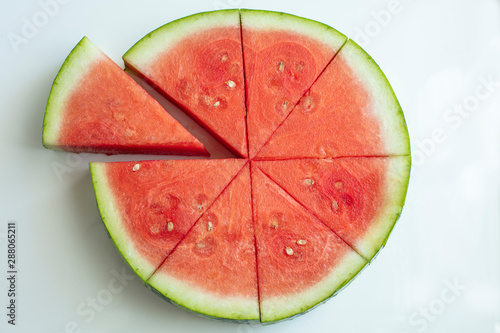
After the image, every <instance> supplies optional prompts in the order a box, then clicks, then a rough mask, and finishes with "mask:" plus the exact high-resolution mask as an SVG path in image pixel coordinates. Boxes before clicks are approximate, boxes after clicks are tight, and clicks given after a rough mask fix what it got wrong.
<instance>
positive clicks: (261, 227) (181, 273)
mask: <svg viewBox="0 0 500 333" xmlns="http://www.w3.org/2000/svg"><path fill="white" fill-rule="evenodd" d="M88 43H90V42H88V40H86V39H84V40H83V41H82V42H81V44H88ZM75 50H76V51H73V52H72V54H71V55H70V56H69V57H68V59H69V60H67V62H66V63H68V64H66V63H65V65H63V68H62V69H61V72H60V77H59V76H58V78H57V79H56V84H54V87H53V91H54V92H52V93H51V97H50V98H49V103H48V104H49V105H50V106H51V108H52V105H57V106H58V108H57V110H65V111H64V113H63V112H62V111H57V112H56V111H51V112H47V115H46V122H47V124H49V125H50V126H49V125H47V126H46V127H47V128H46V130H45V129H44V144H49V140H47V141H45V139H46V137H45V135H46V133H47V134H48V133H56V134H57V136H59V135H61V133H66V134H64V136H61V137H74V135H73V134H72V132H71V131H68V130H64V131H63V130H62V129H63V127H64V126H70V125H72V126H73V128H75V129H76V130H75V132H77V131H78V129H79V128H83V129H85V131H84V132H89V133H90V137H91V138H94V139H96V138H97V139H100V140H101V141H98V142H101V144H100V145H99V143H97V144H96V145H97V147H98V148H99V149H101V150H103V149H104V148H109V147H111V143H108V144H107V146H106V144H103V143H102V142H104V141H103V140H102V138H103V136H104V134H106V133H108V132H106V131H104V130H99V131H97V132H96V131H94V132H93V131H92V130H93V129H95V128H111V129H112V130H110V131H109V133H111V134H109V135H108V136H107V138H109V137H112V138H114V139H116V140H115V141H114V142H115V143H114V144H115V146H119V144H122V146H121V147H123V146H127V145H130V143H129V142H125V139H123V138H122V137H121V136H120V135H122V134H120V133H125V134H127V133H128V132H130V131H127V128H128V127H127V126H131V125H130V124H134V126H144V127H145V128H146V127H147V128H149V127H151V128H150V133H149V132H148V134H151V133H157V132H155V131H160V132H161V131H163V130H164V126H163V125H162V126H157V125H155V126H153V123H154V124H163V123H161V122H159V121H157V120H155V119H156V118H155V117H157V116H158V117H159V115H160V114H161V115H163V118H162V119H167V118H166V117H169V116H168V114H167V113H166V112H164V110H162V109H155V108H153V107H147V108H146V109H147V112H146V111H141V112H136V113H134V112H132V111H123V112H125V113H126V112H129V113H127V116H126V117H125V118H122V117H116V111H113V110H114V109H111V106H113V107H114V106H115V104H119V106H120V108H121V109H120V110H122V109H124V110H136V109H139V108H138V102H137V101H138V97H137V96H139V95H140V94H143V92H142V90H140V91H141V93H140V94H139V93H138V92H137V91H139V90H138V89H135V88H134V89H131V88H130V89H129V88H124V87H132V86H134V84H135V82H134V83H131V82H133V81H132V80H131V79H130V78H129V77H128V76H126V75H125V74H124V71H123V70H121V69H120V68H118V67H117V66H116V65H115V64H114V63H112V62H111V64H112V65H108V64H109V63H110V60H109V58H107V57H105V56H103V55H102V52H100V51H97V49H96V48H92V47H89V46H87V47H85V48H83V49H81V50H80V51H78V48H77V49H75ZM82 50H83V51H82ZM89 50H90V51H89ZM73 58H74V59H77V60H74V61H73V60H71V59H73ZM123 58H124V61H125V63H126V66H127V67H128V68H129V69H131V70H133V71H134V72H136V73H137V74H138V75H139V76H140V77H142V78H143V79H144V80H145V81H146V82H148V83H149V84H151V85H152V86H153V87H154V88H156V89H157V90H158V91H159V92H161V93H162V94H163V95H164V96H165V97H167V98H168V99H169V100H171V101H172V102H174V103H175V104H176V105H177V106H179V107H180V108H181V109H182V110H184V112H186V113H187V114H188V115H189V116H191V117H192V118H193V119H194V120H196V121H197V122H199V123H200V124H201V125H202V126H203V127H204V128H205V129H207V131H208V132H210V133H211V134H212V135H213V136H214V137H215V138H216V139H218V140H219V141H220V142H221V143H222V144H223V145H225V146H226V147H227V148H228V149H229V150H231V151H232V152H233V153H234V155H235V156H236V157H239V158H227V159H204V160H154V161H138V162H137V161H136V162H100V163H91V164H90V169H91V174H92V181H93V184H94V190H95V193H96V199H97V204H98V208H99V211H100V213H101V216H102V219H103V221H104V224H105V226H106V229H107V231H108V233H109V235H110V237H111V238H112V240H113V242H114V243H115V245H116V247H117V249H118V250H119V252H120V253H121V254H122V256H123V257H124V258H125V260H126V261H127V262H128V263H129V265H130V266H131V268H132V269H133V270H134V271H135V272H136V273H137V275H138V276H140V278H141V279H143V280H144V281H145V283H146V285H147V286H148V287H149V288H151V289H152V290H153V291H154V292H156V293H157V294H159V295H161V296H162V297H164V298H165V299H167V300H168V301H169V302H171V303H173V304H176V305H179V306H181V307H183V308H186V309H188V310H191V311H193V312H196V313H198V314H201V315H204V316H209V317H215V318H219V319H224V320H236V321H256V320H257V321H260V322H265V323H268V322H277V321H280V320H284V319H288V318H292V317H294V316H296V315H299V314H301V313H304V312H306V311H308V310H310V309H312V308H314V307H315V306H317V305H318V304H321V303H323V302H324V301H326V300H327V299H329V298H330V297H332V296H334V295H335V294H337V293H338V292H339V291H340V290H341V289H342V288H343V287H345V286H346V285H347V284H348V283H349V282H350V281H352V280H353V279H354V277H355V276H357V274H358V273H359V272H360V271H361V270H362V269H363V268H364V267H366V265H368V264H369V263H371V262H372V260H373V258H374V257H375V255H376V254H377V253H378V251H379V250H380V249H381V248H382V247H383V246H384V245H385V244H386V242H387V239H388V236H389V234H390V233H391V230H392V229H393V227H394V225H395V223H396V220H397V219H398V217H399V216H400V214H401V210H402V208H403V205H404V202H405V196H406V191H407V186H408V182H409V173H410V165H411V156H410V148H409V139H408V132H407V127H406V123H405V120H404V116H403V113H402V110H401V107H400V105H399V103H398V101H397V99H396V97H395V94H394V92H393V90H392V88H391V86H390V84H389V83H388V81H387V78H386V77H385V76H384V74H383V73H382V71H381V70H380V68H379V67H378V66H377V64H376V63H375V62H374V60H373V59H372V58H371V57H370V56H369V55H368V54H366V52H365V51H363V50H362V49H361V48H360V47H359V46H358V45H356V44H355V43H354V42H353V41H350V40H347V37H345V36H344V35H343V34H341V33H339V32H338V31H336V30H334V29H333V28H331V27H328V26H326V25H324V24H321V23H319V22H315V21H312V20H307V19H303V18H300V17H297V16H293V15H289V14H284V13H275V12H267V11H258V10H240V11H238V10H223V11H214V12H208V13H199V14H195V15H192V16H188V17H186V18H182V19H179V20H176V21H174V22H171V23H168V24H166V25H164V26H162V27H160V28H158V29H157V30H155V31H153V32H151V33H150V34H148V35H146V36H145V37H144V38H143V39H141V40H140V41H139V42H137V43H136V44H135V45H134V46H133V47H132V48H130V49H129V51H128V52H127V53H126V54H125V55H124V56H123ZM73 62H74V63H76V65H69V64H70V63H73ZM108 66H109V68H110V69H109V70H107V67H108ZM94 68H97V69H95V70H94ZM111 68H113V69H111ZM101 72H103V73H108V72H109V73H113V74H109V75H110V77H113V78H116V80H114V81H113V82H114V84H111V83H110V82H109V81H106V80H105V79H106V77H102V76H99V75H101V74H102V73H101ZM115 72H116V73H115ZM102 75H104V74H102ZM111 75H112V76H111ZM66 77H68V78H66ZM96 77H97V78H98V79H96ZM101 81H102V82H107V84H105V87H104V88H101V89H102V91H100V92H99V93H96V89H97V88H96V87H99V85H98V84H99V83H100V82H101ZM107 86H109V89H108V88H107ZM134 87H135V86H134ZM57 91H62V92H57ZM94 94H96V95H97V96H96V97H95V98H92V97H91V96H93V95H94ZM61 96H62V97H61ZM109 96H119V97H120V99H118V98H117V97H116V98H115V99H117V100H119V101H120V103H115V102H113V101H114V100H115V99H112V100H111V102H110V101H109V100H110V97H109ZM140 96H142V95H140ZM145 96H146V95H145ZM143 98H144V100H146V101H149V102H147V103H150V104H147V103H146V104H147V105H153V104H155V102H154V101H152V100H151V98H149V97H143ZM93 100H95V101H96V103H93ZM68 101H69V102H68ZM87 104H90V106H92V107H94V105H98V106H103V105H104V107H101V109H102V111H100V112H101V113H100V114H99V116H98V117H97V116H95V117H96V118H95V119H94V118H92V120H87V118H86V117H89V116H91V115H92V116H93V115H94V114H96V115H97V111H96V109H97V107H95V108H94V109H92V112H90V111H88V112H87V109H89V108H90V106H87ZM67 105H71V108H70V107H68V106H67ZM78 107H79V108H78ZM143 108H144V107H143V105H141V110H143ZM67 109H68V110H69V111H66V110H67ZM72 110H73V111H72ZM74 110H80V111H79V113H80V114H81V115H80V116H78V115H77V114H76V113H75V111H74ZM151 110H157V111H151ZM160 111H161V112H160ZM120 112H122V111H120ZM61 114H62V115H63V116H64V117H60V115H61ZM141 117H142V118H141ZM51 118H53V119H57V122H56V121H55V120H53V119H52V120H51ZM117 118H118V119H117ZM60 119H63V120H64V126H63V125H62V123H61V121H60ZM113 119H114V120H113ZM139 119H144V121H139ZM146 119H147V120H146ZM49 120H50V121H49ZM117 120H119V121H118V122H117ZM129 120H130V121H129ZM88 124H90V125H88ZM110 124H114V125H113V126H115V127H111V125H110ZM116 126H118V127H119V126H122V127H120V129H121V132H120V130H118V129H116V128H117V127H116ZM49 127H50V128H51V130H50V131H49ZM134 128H137V127H134ZM180 128H181V127H180ZM182 130H183V131H185V130H184V129H182ZM77 133H78V132H77ZM96 133H98V134H96ZM138 133H139V131H138ZM140 133H142V134H141V136H144V137H145V138H149V137H148V136H147V134H145V132H140ZM182 133H184V132H182ZM182 133H181V134H179V133H178V132H175V131H174V132H173V133H172V135H173V137H174V139H171V141H169V142H170V143H172V145H173V146H176V144H177V143H175V142H177V141H175V139H178V140H179V141H182V140H185V139H182V140H180V138H181V137H183V135H184V134H185V133H187V132H185V133H184V134H182ZM188 134H189V133H188ZM72 135H73V136H72ZM78 135H80V134H78ZM155 137H156V134H155ZM184 137H185V136H184ZM183 142H184V141H183ZM190 142H195V141H193V140H192V141H190ZM53 145H54V146H56V145H55V144H53ZM73 145H74V146H77V145H76V144H74V143H73ZM172 145H171V146H172ZM115 146H113V147H115ZM81 147H82V145H80V146H79V149H82V148H81ZM176 147H177V146H176ZM201 147H202V146H201ZM93 149H94V148H93ZM113 149H114V148H113ZM108 151H112V152H114V150H111V149H110V150H108ZM190 151H191V152H192V149H191V148H187V147H185V146H184V147H182V148H180V151H179V154H189V153H190ZM146 152H148V153H153V152H156V150H155V149H150V150H149V151H146Z"/></svg>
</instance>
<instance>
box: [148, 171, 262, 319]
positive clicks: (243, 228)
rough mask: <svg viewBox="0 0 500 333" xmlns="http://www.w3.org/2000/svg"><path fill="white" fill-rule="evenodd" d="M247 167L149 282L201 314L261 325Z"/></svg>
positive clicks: (177, 301) (178, 302)
mask: <svg viewBox="0 0 500 333" xmlns="http://www.w3.org/2000/svg"><path fill="white" fill-rule="evenodd" d="M251 207H252V206H251V193H250V168H249V166H248V164H247V165H246V166H245V167H244V168H243V169H242V170H241V171H240V173H239V174H238V175H237V176H236V178H234V180H233V181H232V182H231V184H230V185H229V186H228V187H227V188H226V189H225V190H224V192H222V194H221V195H220V196H219V197H218V198H217V200H216V201H215V202H214V203H213V205H212V206H211V207H210V208H208V210H207V211H206V213H205V214H203V216H202V217H201V218H200V219H199V220H198V221H197V222H196V225H195V226H194V227H193V229H192V231H191V232H190V233H189V234H188V235H187V236H186V237H185V238H184V239H183V240H182V242H181V243H180V244H179V245H178V246H177V248H176V249H175V251H174V252H173V253H172V254H171V255H170V256H168V257H167V259H166V260H165V262H164V263H163V264H162V265H161V266H160V268H159V269H158V270H157V271H156V272H155V273H154V275H153V276H152V277H151V278H150V279H149V280H148V281H147V282H148V285H149V286H150V287H151V288H153V289H154V290H155V291H157V292H158V293H159V294H160V295H163V296H164V297H166V298H168V299H169V300H170V301H172V302H175V303H176V304H179V305H182V306H184V307H186V308H188V309H190V310H192V311H195V312H197V313H200V314H204V315H209V316H215V317H218V318H224V319H232V320H245V321H253V320H258V319H259V299H258V287H257V266H256V256H255V247H254V245H255V244H254V230H253V223H252V208H251Z"/></svg>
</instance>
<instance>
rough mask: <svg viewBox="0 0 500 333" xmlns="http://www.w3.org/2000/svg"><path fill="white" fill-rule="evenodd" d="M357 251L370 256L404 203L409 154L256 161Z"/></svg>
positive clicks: (387, 231) (375, 250)
mask: <svg viewBox="0 0 500 333" xmlns="http://www.w3.org/2000/svg"><path fill="white" fill-rule="evenodd" d="M254 165H255V166H257V167H259V168H260V169H261V170H262V171H263V172H264V173H265V174H266V175H268V176H269V177H270V178H271V179H273V180H274V181H275V182H276V183H277V184H278V185H279V186H281V187H282V188H283V189H284V190H285V191H286V192H287V193H289V194H290V195H291V196H292V197H293V198H295V199H296V200H297V201H298V202H300V203H301V204H302V205H303V206H304V207H306V208H307V209H308V210H310V211H311V212H312V213H313V214H314V215H315V216H317V217H318V218H319V219H320V220H321V221H323V223H325V224H326V225H328V227H330V229H331V230H333V231H334V232H335V233H336V234H337V235H339V236H340V237H341V238H342V239H343V240H344V241H346V242H347V243H348V244H349V245H351V246H352V247H353V248H354V249H355V250H356V251H358V253H360V254H361V255H363V256H364V257H365V258H366V259H368V260H370V259H371V258H373V257H374V255H375V254H376V253H377V252H378V251H379V249H380V248H381V247H382V246H383V245H384V244H385V242H386V240H387V237H388V236H389V233H390V232H391V230H392V228H393V226H394V223H395V222H396V220H397V218H398V217H399V214H400V213H401V210H402V208H403V205H404V199H405V196H406V185H407V183H408V175H409V169H410V158H409V157H404V156H403V157H380V158H376V157H367V158H362V157H360V158H354V157H353V158H338V159H297V160H283V161H259V162H254Z"/></svg>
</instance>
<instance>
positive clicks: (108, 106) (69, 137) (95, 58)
mask: <svg viewBox="0 0 500 333" xmlns="http://www.w3.org/2000/svg"><path fill="white" fill-rule="evenodd" d="M137 111H140V112H137ZM42 142H43V145H44V146H45V147H46V148H52V149H60V150H66V151H71V152H77V153H81V152H86V153H106V154H128V153H135V154H141V153H142V154H145V153H147V154H165V155H200V156H209V154H208V152H207V151H206V149H205V147H204V146H203V144H202V143H201V142H199V141H198V140H197V139H196V138H195V137H194V136H193V135H191V134H190V133H189V132H188V131H187V130H186V129H184V127H182V125H181V124H179V123H178V122H177V121H176V120H175V119H174V118H172V116H170V115H169V114H168V113H167V112H166V111H165V110H164V109H163V108H162V107H161V106H160V104H158V102H157V101H155V100H154V99H153V98H152V97H151V96H150V95H149V94H148V93H147V92H146V91H145V90H144V89H143V88H142V87H141V86H140V85H138V84H137V83H136V82H135V81H134V80H133V79H132V78H130V77H129V76H128V75H127V74H126V73H125V72H124V71H123V70H122V69H121V68H120V67H118V66H117V65H116V64H115V63H114V62H113V61H112V60H111V59H110V58H109V57H107V56H106V55H105V54H104V53H103V52H102V51H101V50H99V49H98V48H97V47H96V46H95V45H94V44H93V43H92V42H91V41H90V40H89V39H88V38H87V37H84V38H83V39H82V40H81V41H80V42H79V43H78V44H77V45H76V46H75V48H74V49H73V50H72V51H71V53H70V54H69V56H68V57H67V59H66V60H65V62H64V64H63V65H62V67H61V69H60V71H59V73H58V74H57V77H56V79H55V80H54V84H53V85H52V89H51V92H50V95H49V98H48V102H47V107H46V111H45V117H44V123H43V138H42Z"/></svg>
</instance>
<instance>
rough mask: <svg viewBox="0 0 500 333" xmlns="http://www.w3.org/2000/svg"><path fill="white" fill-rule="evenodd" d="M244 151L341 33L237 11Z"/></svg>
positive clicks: (305, 84) (318, 68)
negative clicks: (245, 134)
mask: <svg viewBox="0 0 500 333" xmlns="http://www.w3.org/2000/svg"><path fill="white" fill-rule="evenodd" d="M241 26H242V40H243V52H244V59H245V79H246V90H247V101H246V105H247V112H248V117H247V128H248V145H249V156H250V157H254V156H255V155H256V154H257V152H258V151H259V150H260V148H261V147H262V146H263V145H264V143H265V142H266V141H267V140H268V138H269V137H270V135H271V134H272V133H273V132H274V131H275V129H276V128H277V127H278V125H279V124H280V123H281V122H282V121H283V120H284V119H285V118H286V116H287V115H288V114H289V113H290V111H291V110H292V109H293V107H294V106H295V104H296V103H297V102H298V100H299V99H300V97H302V95H303V94H304V92H305V91H306V90H307V89H309V87H310V86H311V85H312V84H313V82H314V80H316V78H317V77H318V75H319V74H320V73H321V72H322V71H323V69H324V68H325V67H326V65H327V64H328V63H329V62H330V60H331V59H332V58H333V57H334V55H335V54H336V53H337V51H338V50H339V49H340V47H341V46H342V44H343V43H344V42H345V41H346V37H345V36H344V35H342V34H340V33H339V32H337V31H336V30H334V29H332V28H330V27H327V26H325V25H323V24H320V23H318V22H315V21H311V20H307V19H304V18H299V17H296V16H293V15H287V14H283V13H275V12H267V11H258V10H241Z"/></svg>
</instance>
